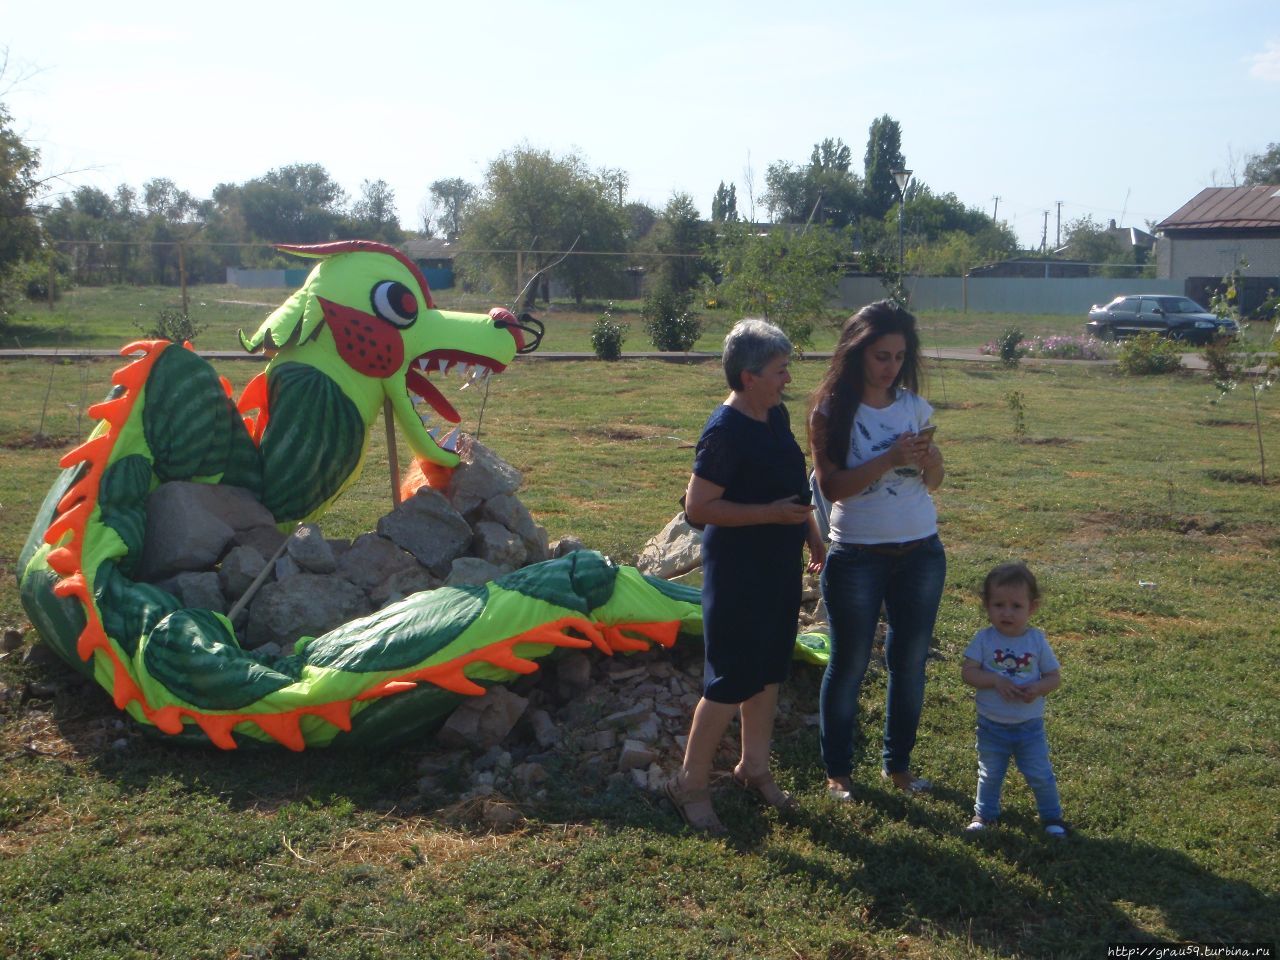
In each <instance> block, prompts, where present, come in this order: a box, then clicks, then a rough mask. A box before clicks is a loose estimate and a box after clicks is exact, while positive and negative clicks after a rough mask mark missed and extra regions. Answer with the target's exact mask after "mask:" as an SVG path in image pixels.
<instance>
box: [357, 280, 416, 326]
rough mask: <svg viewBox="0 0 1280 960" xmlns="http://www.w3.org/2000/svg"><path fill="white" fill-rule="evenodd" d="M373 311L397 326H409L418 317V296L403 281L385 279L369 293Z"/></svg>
mask: <svg viewBox="0 0 1280 960" xmlns="http://www.w3.org/2000/svg"><path fill="white" fill-rule="evenodd" d="M369 302H370V303H372V304H373V312H374V313H376V314H377V315H378V316H380V317H381V318H382V319H383V320H386V321H387V322H388V323H390V324H394V325H395V326H397V327H408V326H411V325H412V324H413V321H415V320H417V319H418V298H417V297H415V296H414V295H413V291H412V290H410V289H409V288H408V287H406V286H405V285H404V284H403V283H397V282H396V281H395V280H383V281H382V282H381V283H379V284H377V285H375V286H374V288H373V290H372V291H370V293H369Z"/></svg>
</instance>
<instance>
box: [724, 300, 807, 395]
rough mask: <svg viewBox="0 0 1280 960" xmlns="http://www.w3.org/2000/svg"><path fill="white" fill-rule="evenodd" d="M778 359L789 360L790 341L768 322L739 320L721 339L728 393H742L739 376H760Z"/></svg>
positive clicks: (740, 377) (779, 329)
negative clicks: (747, 374) (722, 340)
mask: <svg viewBox="0 0 1280 960" xmlns="http://www.w3.org/2000/svg"><path fill="white" fill-rule="evenodd" d="M778 356H787V357H789V356H791V341H790V340H788V339H787V335H786V334H785V333H783V332H782V330H781V328H779V327H777V326H774V325H773V324H772V323H769V322H768V321H767V320H756V319H754V318H750V317H749V318H747V319H745V320H739V321H738V322H737V323H735V324H734V325H733V329H732V330H730V331H729V332H728V333H727V334H725V338H724V358H723V362H724V378H725V379H726V380H728V381H729V389H731V390H741V389H742V374H743V373H745V372H747V371H750V372H751V373H759V372H760V371H762V370H763V369H764V368H765V366H766V365H768V363H769V362H770V361H771V360H773V358H774V357H778Z"/></svg>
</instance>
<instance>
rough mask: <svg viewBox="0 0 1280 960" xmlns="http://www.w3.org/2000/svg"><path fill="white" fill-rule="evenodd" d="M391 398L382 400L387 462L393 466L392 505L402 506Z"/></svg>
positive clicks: (398, 460)
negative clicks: (385, 427)
mask: <svg viewBox="0 0 1280 960" xmlns="http://www.w3.org/2000/svg"><path fill="white" fill-rule="evenodd" d="M391 416H392V414H391V398H390V397H388V398H387V399H385V400H383V401H382V420H383V422H384V423H385V424H386V425H387V464H388V465H389V466H390V468H391V506H392V508H395V507H398V506H400V454H399V453H398V452H397V450H396V427H395V423H394V422H393V421H392V419H391Z"/></svg>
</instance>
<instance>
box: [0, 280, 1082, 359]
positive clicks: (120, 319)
mask: <svg viewBox="0 0 1280 960" xmlns="http://www.w3.org/2000/svg"><path fill="white" fill-rule="evenodd" d="M291 292H292V291H290V290H284V289H272V290H257V289H241V288H239V287H233V286H229V285H226V284H210V285H205V286H194V287H191V288H189V290H188V310H189V316H190V317H191V319H192V321H193V322H194V323H196V324H198V325H199V327H200V328H202V329H201V332H200V334H199V336H198V337H197V340H196V342H197V343H198V344H199V345H200V346H201V347H203V348H204V349H207V350H239V349H240V342H239V340H238V338H237V336H236V334H237V331H239V330H241V329H244V330H246V331H249V332H252V331H253V330H255V329H257V327H258V324H260V323H261V322H262V320H263V319H264V318H265V317H266V316H267V314H268V313H270V312H271V311H272V310H273V309H275V307H276V306H278V305H279V304H280V303H282V302H283V301H284V300H285V299H286V298H287V297H288V296H289V294H290V293H291ZM436 300H437V303H438V305H439V306H442V307H445V308H448V309H458V310H469V311H475V312H487V311H488V309H489V308H490V307H492V306H494V305H497V304H498V303H499V301H497V300H493V299H487V298H484V297H481V296H478V295H466V294H463V293H460V292H457V291H453V290H444V291H441V292H439V293H437V294H436ZM606 306H607V304H603V303H589V304H585V305H584V306H583V307H581V308H579V307H576V306H575V305H574V304H573V303H572V302H560V301H556V302H555V303H553V304H552V305H551V306H550V307H547V306H545V305H541V304H540V305H539V307H540V309H538V310H537V311H536V315H537V316H539V317H540V318H541V319H542V320H543V321H544V322H545V323H546V325H547V336H546V340H545V341H544V347H543V349H545V350H548V351H557V352H581V351H585V352H588V353H589V352H591V350H592V348H591V325H592V324H593V323H594V322H595V320H596V318H597V317H598V316H599V315H600V313H601V312H602V311H603V310H604V309H605V308H606ZM181 309H182V298H181V292H180V291H179V290H178V289H177V288H174V287H119V286H117V287H76V288H73V289H71V290H69V291H67V292H66V293H65V294H64V295H63V296H62V298H61V299H60V300H59V301H58V302H57V304H55V306H54V308H53V309H52V310H50V309H49V308H48V307H47V306H46V305H45V304H32V303H28V304H25V305H24V308H23V309H22V310H20V311H19V313H18V317H17V319H16V320H14V321H12V322H10V323H9V324H8V325H7V327H6V329H5V330H4V333H3V342H2V343H0V348H6V349H13V348H15V347H44V348H50V347H64V348H68V349H71V348H75V347H96V348H114V347H118V346H120V345H122V344H124V343H126V342H128V341H129V340H132V339H136V338H138V337H139V336H140V335H141V332H142V330H143V329H146V328H147V327H149V326H150V325H151V324H153V323H154V322H155V319H156V317H157V316H158V315H159V313H160V312H161V311H180V310H181ZM614 316H615V317H616V318H617V319H619V320H621V321H623V322H625V323H627V324H629V325H630V331H629V333H628V335H627V339H626V342H625V343H624V345H623V349H624V350H626V351H639V352H645V351H649V350H652V349H653V347H652V345H651V344H650V342H649V339H648V337H647V336H646V334H645V330H644V320H643V319H642V318H641V316H640V302H639V301H625V302H619V303H618V304H616V305H615V308H614ZM702 319H703V336H702V337H701V339H700V340H699V341H698V343H697V344H695V349H696V350H712V351H714V350H718V349H719V347H720V343H721V341H722V340H723V339H724V335H725V333H726V332H727V331H728V329H729V327H730V326H731V325H732V322H733V319H734V318H733V317H731V316H730V315H729V313H728V312H727V311H724V310H707V311H705V312H703V314H702ZM830 319H831V321H832V322H831V325H829V326H823V327H820V328H819V329H818V330H816V331H815V334H814V342H813V345H812V348H811V349H813V350H830V349H831V347H832V346H833V345H834V343H835V337H836V332H837V328H838V326H839V323H840V322H841V321H842V320H843V319H844V314H843V313H841V312H838V311H835V312H833V313H832V314H831V318H830ZM1013 319H1016V321H1017V324H1018V326H1019V327H1020V328H1021V329H1022V331H1023V333H1025V334H1026V335H1027V336H1034V335H1037V334H1040V335H1044V334H1051V333H1069V334H1078V333H1082V332H1083V330H1084V317H1074V316H1060V315H1044V316H1025V317H1017V318H1011V317H1010V316H1008V315H1007V314H992V313H961V312H959V311H954V310H941V311H936V312H932V313H929V312H926V313H922V314H921V316H920V320H921V335H922V338H923V340H924V344H925V347H926V349H932V348H937V347H942V348H947V347H977V346H980V345H981V344H983V343H986V342H987V341H989V340H992V339H993V338H995V337H996V336H997V335H998V334H1000V333H1001V332H1002V331H1003V330H1005V329H1006V328H1007V327H1008V326H1009V325H1010V323H1011V322H1012V321H1013Z"/></svg>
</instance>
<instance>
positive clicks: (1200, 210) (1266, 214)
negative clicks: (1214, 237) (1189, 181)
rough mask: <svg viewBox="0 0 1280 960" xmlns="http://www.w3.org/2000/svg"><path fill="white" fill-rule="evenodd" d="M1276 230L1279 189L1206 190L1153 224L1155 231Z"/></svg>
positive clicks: (1221, 188) (1228, 188) (1272, 186)
mask: <svg viewBox="0 0 1280 960" xmlns="http://www.w3.org/2000/svg"><path fill="white" fill-rule="evenodd" d="M1224 227H1226V228H1231V227H1234V228H1255V229H1256V228H1259V227H1261V228H1267V229H1275V228H1277V227H1280V187H1278V186H1276V185H1275V184H1271V185H1269V186H1267V185H1264V186H1259V187H1206V188H1205V189H1203V190H1201V191H1200V192H1199V193H1197V194H1196V195H1195V196H1194V197H1192V198H1191V200H1190V201H1189V202H1188V203H1185V204H1183V205H1182V206H1181V207H1180V208H1178V210H1177V211H1176V212H1175V213H1174V214H1173V215H1172V216H1169V217H1166V218H1165V219H1164V220H1161V221H1160V222H1159V223H1157V224H1156V229H1157V230H1170V229H1172V230H1196V229H1200V230H1220V229H1223V228H1224Z"/></svg>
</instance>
